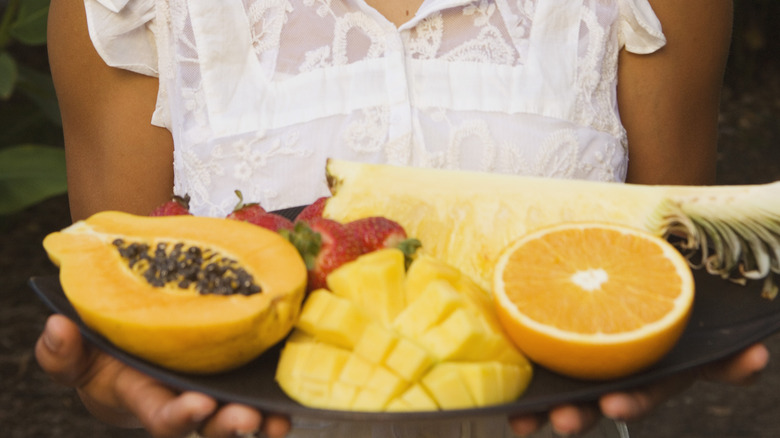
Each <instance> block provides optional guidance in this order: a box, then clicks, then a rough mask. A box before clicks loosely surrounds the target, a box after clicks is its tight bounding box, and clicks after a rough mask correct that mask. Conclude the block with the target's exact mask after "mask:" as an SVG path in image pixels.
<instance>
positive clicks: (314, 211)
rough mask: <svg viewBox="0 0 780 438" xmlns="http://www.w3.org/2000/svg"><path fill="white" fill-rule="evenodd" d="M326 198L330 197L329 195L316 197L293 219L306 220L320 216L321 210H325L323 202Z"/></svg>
mask: <svg viewBox="0 0 780 438" xmlns="http://www.w3.org/2000/svg"><path fill="white" fill-rule="evenodd" d="M328 199H330V196H323V197H321V198H317V200H316V201H314V202H313V203H312V204H310V205H307V206H306V207H305V208H304V209H303V210H301V212H300V213H299V214H298V217H296V218H295V221H296V222H298V221H303V222H308V221H309V220H311V219H314V218H315V217H322V211H323V210H325V204H326V203H327V202H328Z"/></svg>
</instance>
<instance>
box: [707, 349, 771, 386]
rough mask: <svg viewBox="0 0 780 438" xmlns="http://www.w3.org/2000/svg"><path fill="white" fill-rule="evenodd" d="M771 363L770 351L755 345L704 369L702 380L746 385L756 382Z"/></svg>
mask: <svg viewBox="0 0 780 438" xmlns="http://www.w3.org/2000/svg"><path fill="white" fill-rule="evenodd" d="M768 363H769V350H768V349H767V348H766V346H765V345H763V344H755V345H753V346H751V347H749V348H747V349H745V350H743V351H741V352H740V353H739V354H737V355H735V356H732V357H730V358H728V359H727V360H723V361H720V362H716V363H713V364H710V365H707V366H705V367H703V368H702V370H701V374H702V378H704V379H707V380H712V381H715V382H722V383H731V384H739V385H745V384H750V383H753V381H755V379H756V378H757V376H758V375H759V374H760V373H761V371H762V370H763V369H764V368H766V366H767V364H768Z"/></svg>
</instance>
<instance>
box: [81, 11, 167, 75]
mask: <svg viewBox="0 0 780 438" xmlns="http://www.w3.org/2000/svg"><path fill="white" fill-rule="evenodd" d="M84 6H85V7H86V11H87V26H88V27H89V36H90V38H91V39H92V44H93V45H94V46H95V49H96V50H97V52H98V54H99V55H100V56H101V58H103V60H104V61H105V62H106V64H108V65H110V66H112V67H118V68H122V69H125V70H130V71H134V72H136V73H141V74H145V75H148V76H157V73H158V70H157V47H156V45H155V37H154V30H153V29H154V18H155V11H154V0H84Z"/></svg>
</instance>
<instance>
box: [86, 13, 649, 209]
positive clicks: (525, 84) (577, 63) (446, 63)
mask: <svg viewBox="0 0 780 438" xmlns="http://www.w3.org/2000/svg"><path fill="white" fill-rule="evenodd" d="M85 1H86V2H87V4H88V5H91V4H94V3H95V2H98V3H101V4H104V3H106V2H111V1H112V0H85ZM129 1H130V2H131V4H132V5H134V6H133V7H134V8H137V9H143V7H142V5H139V4H141V3H143V4H145V5H147V7H148V8H154V12H155V13H154V14H151V16H153V17H154V20H153V21H151V22H148V23H142V24H143V25H145V26H147V28H148V29H150V31H151V32H150V35H151V37H152V38H153V41H154V44H155V47H156V49H157V52H158V58H157V59H158V65H157V66H154V67H156V68H158V69H159V75H160V83H161V86H160V96H159V100H158V110H157V112H156V114H155V123H158V124H164V125H165V126H167V127H169V129H171V131H172V133H173V135H174V141H175V143H176V151H175V170H176V190H177V192H179V193H188V194H189V195H190V196H191V198H192V206H193V210H194V211H195V212H196V213H199V214H211V215H217V214H224V213H225V212H227V211H229V210H230V209H231V208H232V206H233V205H234V203H235V202H234V201H235V198H234V196H233V195H232V193H233V191H234V190H235V189H240V190H242V192H243V194H244V196H245V198H247V199H252V200H257V201H260V202H262V203H263V204H264V205H266V206H267V207H268V208H282V207H287V206H292V205H299V204H304V203H307V202H311V201H312V200H313V199H314V198H315V197H316V196H321V195H324V194H326V186H325V182H324V175H323V168H324V161H325V159H326V158H327V157H331V156H333V157H340V158H345V159H356V160H363V161H373V162H390V163H394V164H405V165H416V166H434V167H449V168H465V169H475V170H485V171H499V172H512V173H524V174H529V175H540V176H550V177H565V178H587V179H597V180H605V181H620V180H622V179H623V178H624V177H625V171H626V165H627V149H626V148H627V145H626V139H625V134H624V131H623V128H622V126H621V124H620V120H619V116H618V112H617V104H616V96H615V88H616V81H617V76H616V72H617V55H618V51H619V50H620V48H621V47H622V46H623V44H624V42H625V40H626V39H630V37H631V35H628V34H630V33H631V32H645V33H649V34H651V35H650V36H655V37H657V41H656V43H655V48H653V47H645V48H644V49H643V50H647V51H652V50H655V49H657V48H658V47H660V46H661V45H662V44H663V39H662V38H663V35H662V34H661V33H660V23H657V20H656V19H655V17H654V15H652V10H651V9H649V4H648V3H647V0H557V1H555V2H547V1H540V0H495V1H489V0H476V1H466V0H425V1H423V2H422V4H421V6H420V8H419V10H418V11H417V14H416V15H414V16H410V17H409V21H407V22H406V23H401V24H400V26H397V25H396V24H394V23H392V22H390V21H389V20H387V19H386V18H385V17H384V16H383V15H382V14H380V13H379V12H378V11H376V10H375V9H374V8H372V7H370V6H369V5H368V4H367V3H366V2H365V1H364V0H225V1H219V2H213V1H207V0H195V1H193V0H189V1H187V0H129ZM91 8H93V9H94V8H96V6H90V7H88V14H89V10H90V9H91ZM120 9H121V8H120ZM648 11H649V12H648ZM648 14H650V15H648ZM654 20H655V21H654ZM123 24H124V23H123ZM115 27H116V26H115ZM91 31H92V32H93V41H96V47H97V45H98V41H99V40H100V34H101V28H97V29H91ZM105 32H108V30H107V29H106V30H105ZM654 32H655V33H654ZM642 38H644V40H648V36H647V35H642ZM106 52H108V51H106ZM104 59H107V62H109V63H110V53H105V54H104ZM290 175H295V177H294V178H290Z"/></svg>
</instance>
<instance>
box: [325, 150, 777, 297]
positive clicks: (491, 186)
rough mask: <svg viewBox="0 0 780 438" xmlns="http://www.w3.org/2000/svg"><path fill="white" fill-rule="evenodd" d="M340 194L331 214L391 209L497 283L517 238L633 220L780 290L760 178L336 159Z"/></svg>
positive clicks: (771, 214) (433, 250)
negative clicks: (580, 175) (538, 171)
mask: <svg viewBox="0 0 780 438" xmlns="http://www.w3.org/2000/svg"><path fill="white" fill-rule="evenodd" d="M327 175H328V184H329V185H330V189H331V191H332V192H333V197H331V198H330V199H329V200H328V203H327V205H326V207H325V210H324V215H325V216H326V217H329V218H332V219H335V220H338V221H342V222H346V221H350V220H354V219H359V218H363V217H368V216H385V217H387V218H389V219H392V220H395V221H396V222H398V223H399V224H401V226H403V227H404V229H405V230H406V232H407V234H408V235H410V236H415V237H416V238H418V239H419V240H420V241H421V242H422V249H421V251H422V252H423V253H426V254H428V255H431V256H433V257H435V258H437V259H440V260H443V261H445V262H447V263H448V264H450V265H452V266H453V267H455V268H457V269H459V270H460V271H461V272H464V273H466V274H467V275H469V276H471V277H472V278H473V279H474V280H475V281H477V283H479V284H480V286H482V287H483V288H484V289H487V290H489V288H490V284H491V278H492V272H493V267H494V265H495V262H496V259H497V257H498V254H499V253H500V252H501V250H502V249H503V248H504V247H506V245H508V244H509V243H510V242H511V241H513V240H515V239H517V238H519V237H521V236H522V235H524V234H526V233H528V232H531V231H533V230H536V229H538V228H541V227H544V226H550V225H554V224H558V223H561V222H567V221H598V222H610V223H616V224H622V225H627V226H631V227H635V228H638V229H642V230H646V231H648V232H650V233H652V234H654V235H657V236H666V235H667V234H670V233H676V234H681V235H683V236H684V239H683V240H682V242H681V243H680V246H681V248H682V249H684V250H686V251H697V250H702V251H703V255H704V257H703V258H700V257H697V258H696V259H697V260H698V259H702V260H705V261H706V263H705V264H706V268H707V269H708V270H709V271H710V272H711V273H717V274H719V275H721V276H723V277H729V278H748V279H765V284H764V285H765V287H764V291H763V292H764V295H765V296H769V297H772V296H774V295H775V294H777V287H776V286H775V285H774V284H773V283H772V275H770V274H771V272H775V273H780V223H778V220H777V218H778V217H780V181H779V182H775V183H772V184H765V185H750V186H718V187H700V186H646V185H632V184H616V183H601V182H590V181H579V180H578V181H572V180H563V179H549V178H528V177H521V176H515V175H499V174H490V173H483V172H466V171H456V170H441V169H420V168H412V167H401V166H389V165H378V164H365V163H355V162H348V161H341V160H333V159H331V160H329V161H328V165H327Z"/></svg>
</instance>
